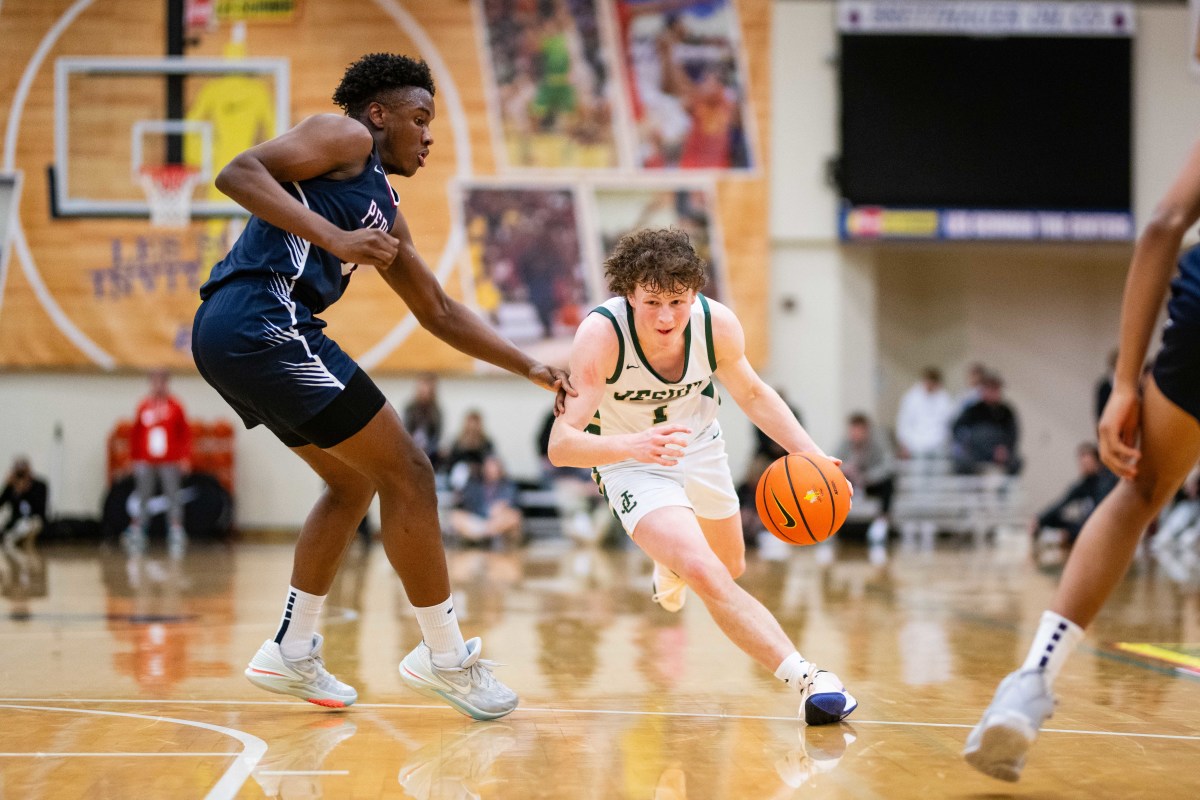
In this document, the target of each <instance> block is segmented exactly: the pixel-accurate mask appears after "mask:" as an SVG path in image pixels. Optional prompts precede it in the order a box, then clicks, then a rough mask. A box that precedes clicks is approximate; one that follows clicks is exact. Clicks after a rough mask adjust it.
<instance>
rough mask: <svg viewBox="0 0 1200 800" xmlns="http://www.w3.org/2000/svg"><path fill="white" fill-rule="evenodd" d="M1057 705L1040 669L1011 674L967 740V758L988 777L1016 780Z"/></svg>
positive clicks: (1001, 683)
mask: <svg viewBox="0 0 1200 800" xmlns="http://www.w3.org/2000/svg"><path fill="white" fill-rule="evenodd" d="M1054 702H1055V701H1054V695H1053V694H1052V693H1051V691H1050V688H1049V687H1048V686H1047V685H1046V677H1045V675H1044V674H1043V673H1042V671H1041V670H1040V669H1027V670H1018V671H1016V672H1013V673H1010V674H1009V675H1008V676H1007V677H1006V678H1005V679H1004V680H1002V681H1001V682H1000V686H999V688H997V689H996V696H995V697H993V698H992V704H991V705H990V706H988V708H987V711H985V712H983V719H981V720H980V721H979V724H978V725H976V726H975V729H974V730H972V731H971V735H970V736H968V737H967V745H966V747H964V748H963V758H965V759H966V760H967V763H968V764H970V765H971V766H972V767H974V768H975V769H977V770H979V771H980V772H982V773H984V774H985V775H991V776H992V777H993V778H999V779H1000V780H1002V781H1016V780H1017V779H1018V778H1020V777H1021V769H1022V767H1024V766H1025V755H1026V753H1028V752H1029V748H1030V746H1031V745H1032V744H1033V741H1034V739H1036V738H1037V734H1038V729H1040V728H1041V727H1042V723H1044V722H1045V721H1046V719H1047V718H1048V717H1050V715H1051V714H1053V713H1054Z"/></svg>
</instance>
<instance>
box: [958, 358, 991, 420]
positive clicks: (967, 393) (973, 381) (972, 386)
mask: <svg viewBox="0 0 1200 800" xmlns="http://www.w3.org/2000/svg"><path fill="white" fill-rule="evenodd" d="M987 374H988V368H987V367H985V366H984V365H983V364H982V363H980V362H978V361H975V362H973V363H972V364H970V365H969V366H968V367H967V386H966V388H965V389H963V391H962V394H960V395H959V396H958V398H957V399H958V408H957V411H958V413H959V414H961V413H962V412H963V411H965V410H966V408H967V406H969V405H972V404H974V403H975V402H976V401H977V400H978V399H979V395H980V393H981V392H982V389H983V379H984V377H985V376H986V375H987Z"/></svg>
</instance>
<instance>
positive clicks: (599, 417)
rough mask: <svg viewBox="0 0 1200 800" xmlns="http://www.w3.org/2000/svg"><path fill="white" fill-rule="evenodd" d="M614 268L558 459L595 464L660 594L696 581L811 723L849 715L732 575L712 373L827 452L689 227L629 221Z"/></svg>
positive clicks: (554, 437) (575, 374) (588, 339)
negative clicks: (748, 341) (711, 287)
mask: <svg viewBox="0 0 1200 800" xmlns="http://www.w3.org/2000/svg"><path fill="white" fill-rule="evenodd" d="M605 275H606V277H607V279H608V287H609V289H610V290H611V291H612V293H613V294H614V295H616V297H614V298H612V299H611V300H609V301H607V302H606V303H604V304H603V305H601V306H599V307H598V308H596V309H595V311H594V312H593V313H591V314H589V315H588V316H587V318H585V319H584V321H583V322H582V323H581V324H580V326H579V330H578V331H577V333H576V335H575V341H574V344H573V345H572V348H571V382H572V384H573V385H574V387H575V390H576V391H577V392H578V396H576V397H567V398H566V409H565V411H564V412H563V414H562V415H561V416H560V417H559V418H558V419H557V420H556V421H555V423H554V427H553V429H552V430H551V434H550V447H549V454H548V455H549V457H550V460H551V461H552V462H553V463H554V464H555V465H556V466H560V467H594V468H595V473H596V475H597V481H598V483H599V484H600V490H601V492H602V493H603V494H604V495H605V497H607V498H608V502H609V504H610V505H611V506H612V509H613V512H614V513H615V514H616V515H617V517H618V518H619V519H620V520H621V523H622V525H624V527H625V530H626V532H627V533H629V535H630V536H632V537H633V540H634V542H636V543H637V545H638V546H639V547H640V548H641V549H642V550H643V551H645V552H646V553H647V554H648V555H649V556H650V557H651V558H653V559H654V564H655V566H654V594H653V598H654V600H655V602H657V603H658V604H659V605H661V606H662V607H663V608H665V609H666V610H668V611H678V610H679V609H680V608H681V607H682V606H683V604H684V601H685V599H686V592H687V589H688V588H689V587H690V588H691V589H692V590H693V591H694V592H695V593H696V594H697V596H699V598H700V600H701V602H703V603H704V605H705V606H706V607H707V608H708V611H709V613H710V614H712V617H713V619H714V620H715V621H716V623H717V625H718V626H720V628H721V630H722V631H724V633H725V635H726V636H728V637H729V639H730V640H731V641H732V642H733V643H734V644H736V645H737V646H738V647H740V648H741V649H742V650H743V651H744V652H745V653H746V654H747V655H749V656H750V657H751V658H753V659H754V660H755V661H757V662H758V663H760V664H762V665H763V666H764V667H766V668H767V669H768V670H771V671H773V672H774V673H775V676H776V677H778V678H779V679H780V680H782V681H784V682H785V683H787V684H788V685H790V686H793V687H795V688H796V689H797V690H798V691H799V692H800V696H801V699H802V703H801V710H802V712H803V717H804V719H805V721H806V722H807V723H808V724H810V725H819V724H826V723H831V722H837V721H839V720H841V719H844V718H845V717H846V716H847V715H848V714H849V713H850V712H851V711H853V710H854V709H855V707H856V706H857V702H856V701H855V700H854V698H853V697H852V696H851V695H850V693H849V692H847V691H846V689H845V687H844V686H843V685H842V682H841V681H840V680H838V678H837V676H836V675H834V674H833V673H832V672H829V671H827V670H821V669H817V667H816V666H815V665H814V664H812V663H811V662H809V661H807V660H805V659H804V658H803V657H802V656H801V655H800V653H798V652H797V651H796V647H795V645H793V644H792V642H791V641H790V640H789V639H788V637H787V635H786V634H785V633H784V632H783V628H781V627H780V625H779V622H778V621H776V619H775V617H774V616H773V615H772V614H771V612H770V611H768V610H767V608H766V607H765V606H763V604H762V603H760V602H759V601H758V600H756V599H755V598H754V597H752V596H751V595H750V594H749V593H747V592H746V591H745V590H744V589H742V588H741V587H740V586H738V584H737V583H736V582H735V579H736V578H737V577H739V576H740V575H741V574H742V572H743V571H744V570H745V545H744V542H743V539H742V523H741V517H740V515H739V511H738V499H737V493H736V491H735V490H734V486H733V478H732V476H731V475H730V472H729V464H728V459H727V457H726V455H725V442H724V440H723V439H722V437H721V428H720V426H719V425H718V423H717V407H718V405H719V402H720V401H719V395H718V393H717V389H716V386H715V385H714V383H713V378H714V377H716V378H718V379H719V380H720V381H721V384H722V385H723V386H724V387H725V389H726V390H727V391H728V392H729V394H730V395H732V396H733V399H734V400H735V401H736V402H737V404H738V405H739V406H740V407H741V408H742V410H743V411H745V412H746V415H747V416H748V417H750V419H751V420H752V421H753V422H754V424H755V425H758V426H759V427H760V428H761V429H762V430H763V431H764V432H765V433H767V434H768V435H769V436H770V437H771V438H772V439H774V440H775V441H777V442H779V444H780V445H782V446H783V447H785V448H787V450H788V452H790V453H799V452H815V453H821V454H822V455H824V453H822V451H821V449H820V448H819V447H817V445H816V443H815V442H814V441H813V440H812V438H811V437H810V436H809V435H808V433H807V432H806V431H805V430H804V428H803V427H801V425H800V423H799V422H798V421H797V420H796V417H795V415H793V414H792V412H791V411H790V410H789V409H788V407H787V405H786V404H785V403H784V402H783V400H782V399H780V397H779V395H778V394H777V393H776V392H775V390H773V389H772V388H771V387H769V386H767V384H766V383H764V382H763V380H762V379H761V378H759V376H758V375H757V374H756V373H755V371H754V369H753V368H752V367H751V366H750V362H749V361H747V360H746V355H745V336H744V334H743V332H742V326H741V323H739V322H738V319H737V317H735V316H734V315H733V313H732V312H731V311H730V310H729V309H728V308H726V307H725V306H723V305H721V304H720V303H718V302H716V301H713V300H709V299H707V298H706V297H704V295H702V294H700V290H701V289H703V288H704V284H705V283H706V280H707V276H706V269H705V264H704V262H703V261H702V260H701V259H700V258H699V256H697V255H696V251H695V249H694V248H693V247H692V245H691V242H689V241H688V237H687V234H685V233H683V232H682V231H679V230H674V229H672V230H643V231H636V232H634V233H631V234H628V235H627V236H625V237H624V238H622V239H621V241H620V242H619V243H618V244H617V246H616V249H615V250H614V251H613V254H612V256H611V257H610V258H609V259H608V261H607V262H605Z"/></svg>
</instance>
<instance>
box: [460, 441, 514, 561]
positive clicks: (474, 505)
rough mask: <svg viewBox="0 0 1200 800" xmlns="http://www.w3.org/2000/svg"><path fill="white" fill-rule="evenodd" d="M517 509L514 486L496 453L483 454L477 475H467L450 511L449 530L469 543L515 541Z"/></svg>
mask: <svg viewBox="0 0 1200 800" xmlns="http://www.w3.org/2000/svg"><path fill="white" fill-rule="evenodd" d="M522 522H523V520H522V518H521V510H520V509H519V508H518V507H517V485H516V484H515V483H513V481H512V480H510V479H509V477H508V476H507V475H506V474H505V472H504V465H503V464H502V463H501V461H500V459H499V458H497V457H496V456H491V455H489V456H486V457H485V458H484V459H483V464H482V465H481V467H480V470H479V473H478V474H477V475H472V476H471V477H469V478H467V482H466V484H465V485H464V486H463V488H462V489H461V490H460V491H459V492H458V496H457V498H456V500H455V508H454V510H452V511H451V512H450V529H451V531H452V532H453V533H454V534H456V535H458V536H460V537H462V538H463V539H466V540H467V541H471V542H481V541H485V540H491V541H495V542H501V543H508V544H519V543H520V541H521V534H522V531H521V525H522Z"/></svg>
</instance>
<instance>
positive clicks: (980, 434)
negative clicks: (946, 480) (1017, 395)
mask: <svg viewBox="0 0 1200 800" xmlns="http://www.w3.org/2000/svg"><path fill="white" fill-rule="evenodd" d="M1003 392H1004V381H1003V380H1001V378H1000V376H999V375H997V374H996V373H994V372H988V373H986V374H985V375H984V377H983V379H982V380H981V381H980V384H979V399H978V400H976V401H975V402H974V403H972V404H971V405H969V406H967V407H966V408H965V409H963V411H962V413H961V414H959V415H958V419H957V420H955V421H954V427H953V429H952V432H953V437H954V444H953V448H954V462H955V468H956V469H957V470H958V472H960V473H964V474H970V473H979V472H986V471H989V470H993V469H999V470H1002V471H1004V472H1005V473H1007V474H1009V475H1016V474H1017V473H1018V472H1019V471H1020V469H1021V459H1020V456H1019V455H1018V453H1017V444H1018V427H1017V414H1016V412H1015V411H1013V408H1012V406H1010V405H1009V404H1008V403H1007V402H1006V401H1005V400H1004V396H1003Z"/></svg>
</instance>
